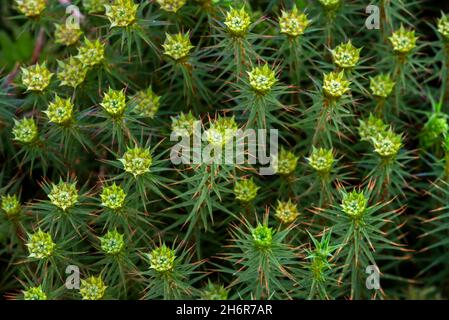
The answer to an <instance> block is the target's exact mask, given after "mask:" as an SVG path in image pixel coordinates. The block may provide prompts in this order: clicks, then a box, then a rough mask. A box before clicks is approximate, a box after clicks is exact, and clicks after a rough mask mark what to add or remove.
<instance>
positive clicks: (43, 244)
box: [26, 229, 56, 259]
mask: <svg viewBox="0 0 449 320" xmlns="http://www.w3.org/2000/svg"><path fill="white" fill-rule="evenodd" d="M26 246H27V248H28V252H29V255H28V257H30V258H35V259H46V258H49V257H51V256H52V255H53V253H54V251H55V248H56V244H55V243H54V242H53V239H52V237H51V235H50V234H49V233H47V232H43V231H42V230H41V229H39V230H38V231H36V232H35V233H33V234H31V235H29V237H28V242H27V243H26Z"/></svg>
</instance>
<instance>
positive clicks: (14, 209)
mask: <svg viewBox="0 0 449 320" xmlns="http://www.w3.org/2000/svg"><path fill="white" fill-rule="evenodd" d="M0 208H1V209H2V211H3V212H4V213H5V214H6V216H7V217H9V218H13V217H16V216H17V215H18V214H19V213H20V211H22V206H21V205H20V201H19V198H18V197H17V195H15V194H13V195H9V194H8V195H5V196H2V197H1V206H0Z"/></svg>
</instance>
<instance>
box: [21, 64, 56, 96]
mask: <svg viewBox="0 0 449 320" xmlns="http://www.w3.org/2000/svg"><path fill="white" fill-rule="evenodd" d="M21 70H22V84H23V85H24V86H25V87H26V90H27V91H36V92H42V91H44V90H45V89H46V88H47V87H48V85H49V84H50V80H51V77H52V76H53V73H51V72H50V71H49V70H48V68H47V66H46V63H45V62H44V63H42V64H39V63H36V64H35V65H32V66H30V67H27V68H21Z"/></svg>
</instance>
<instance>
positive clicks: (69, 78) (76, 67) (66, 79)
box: [56, 57, 88, 88]
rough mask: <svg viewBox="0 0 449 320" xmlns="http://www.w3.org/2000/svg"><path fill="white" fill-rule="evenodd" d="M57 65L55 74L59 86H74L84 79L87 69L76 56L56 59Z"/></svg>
mask: <svg viewBox="0 0 449 320" xmlns="http://www.w3.org/2000/svg"><path fill="white" fill-rule="evenodd" d="M58 66H59V68H58V73H57V74H56V76H57V78H58V80H59V81H60V84H59V85H60V86H68V87H72V88H76V87H78V86H79V85H80V84H81V83H83V82H84V80H85V79H86V75H87V70H88V69H87V68H86V67H85V66H84V65H83V64H82V63H81V61H80V60H79V59H78V58H76V57H70V58H68V59H66V60H64V61H59V60H58Z"/></svg>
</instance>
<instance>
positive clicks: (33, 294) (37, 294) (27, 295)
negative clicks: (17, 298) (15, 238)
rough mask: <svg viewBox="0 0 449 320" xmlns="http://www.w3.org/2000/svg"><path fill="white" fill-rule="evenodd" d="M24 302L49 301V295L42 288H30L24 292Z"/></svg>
mask: <svg viewBox="0 0 449 320" xmlns="http://www.w3.org/2000/svg"><path fill="white" fill-rule="evenodd" d="M22 293H23V300H47V299H48V297H47V294H46V293H45V291H44V290H43V289H42V286H38V287H30V288H27V289H25V290H22Z"/></svg>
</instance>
